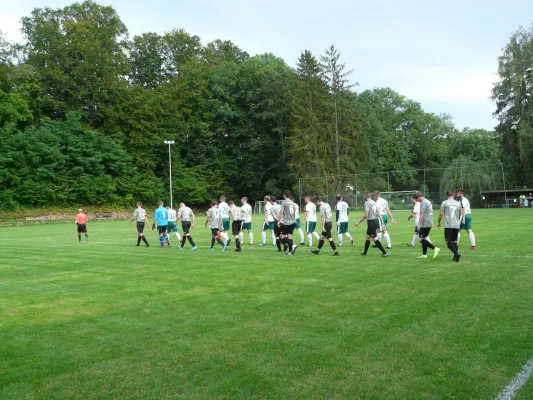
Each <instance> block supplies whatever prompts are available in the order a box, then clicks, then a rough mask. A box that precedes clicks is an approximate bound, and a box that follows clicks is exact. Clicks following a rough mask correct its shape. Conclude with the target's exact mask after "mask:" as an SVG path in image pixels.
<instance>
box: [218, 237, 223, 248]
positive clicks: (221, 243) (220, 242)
mask: <svg viewBox="0 0 533 400" xmlns="http://www.w3.org/2000/svg"><path fill="white" fill-rule="evenodd" d="M217 242H218V244H219V245H221V246H224V242H223V241H222V240H220V238H219V237H217Z"/></svg>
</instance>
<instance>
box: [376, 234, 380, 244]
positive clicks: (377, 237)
mask: <svg viewBox="0 0 533 400" xmlns="http://www.w3.org/2000/svg"><path fill="white" fill-rule="evenodd" d="M376 240H379V241H380V242H381V232H379V233H378V235H377V236H376Z"/></svg>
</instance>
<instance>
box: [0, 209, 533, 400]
mask: <svg viewBox="0 0 533 400" xmlns="http://www.w3.org/2000/svg"><path fill="white" fill-rule="evenodd" d="M359 215H360V213H359V212H357V213H356V214H355V215H352V216H351V220H352V222H351V225H353V222H355V220H356V217H357V218H359ZM395 216H396V219H397V221H398V224H397V225H396V226H395V227H391V229H390V232H391V236H392V240H393V245H394V248H393V250H391V251H390V253H391V257H389V258H387V259H383V258H382V257H380V253H379V251H377V250H375V249H370V252H369V255H368V257H366V258H362V257H360V255H359V254H360V252H361V250H362V246H363V238H364V236H363V235H364V231H365V229H364V228H362V227H359V228H351V232H352V234H353V235H354V237H355V238H356V245H355V247H350V246H347V244H346V243H345V245H344V247H342V248H341V256H340V257H338V258H334V257H332V256H331V254H332V253H331V250H330V249H329V247H327V248H326V247H324V251H323V253H322V254H321V255H319V256H314V255H313V254H311V253H310V251H309V248H307V247H306V248H300V249H299V250H298V251H297V253H296V254H295V256H294V257H287V256H285V255H281V254H278V253H276V252H275V250H274V248H272V247H271V246H268V247H267V248H261V247H259V246H257V245H256V246H254V247H249V246H247V245H246V246H244V252H243V253H242V254H236V253H234V252H233V244H232V246H231V247H232V248H231V250H232V251H228V252H225V253H222V252H221V251H220V247H217V248H216V251H215V252H208V251H207V249H208V242H209V235H210V232H209V230H208V229H205V228H203V218H201V224H199V225H201V227H197V228H195V229H194V230H193V231H192V232H193V235H194V238H195V240H196V241H197V245H198V246H199V249H198V250H197V251H196V252H193V251H191V250H190V245H188V244H187V247H186V249H184V250H178V249H177V246H176V245H175V241H174V243H173V246H172V247H171V248H170V249H168V248H165V249H160V248H159V247H158V241H157V240H156V235H155V233H154V232H152V231H149V232H148V233H147V237H148V239H149V240H150V242H151V244H152V246H151V247H150V248H145V247H139V248H137V247H134V244H135V242H136V231H135V227H134V224H132V225H128V224H127V222H125V221H120V222H116V221H115V222H95V223H91V224H90V225H89V234H90V239H91V242H90V243H82V244H79V243H78V242H77V237H76V233H75V226H74V225H73V224H69V225H39V226H28V227H18V228H0V252H1V259H0V316H1V318H0V399H4V400H5V399H34V398H38V399H65V398H74V399H116V398H128V399H175V398H178V399H180V398H184V399H205V398H210V399H219V398H220V399H221V398H228V399H231V398H242V399H254V398H255V399H264V398H271V399H278V398H286V399H296V398H298V399H310V398H316V399H319V398H320V399H325V398H328V399H330V398H332V399H354V398H361V399H493V398H495V397H496V396H497V394H498V393H499V392H500V391H501V390H502V389H503V388H504V387H505V386H506V385H507V384H508V383H509V381H510V380H511V379H512V378H513V377H514V376H515V375H516V374H517V372H519V371H520V370H521V369H522V366H523V365H524V364H525V363H526V362H527V360H528V359H529V358H531V357H533V268H532V265H533V254H532V252H531V221H532V220H533V212H532V210H524V209H518V210H516V209H514V210H513V209H505V210H474V214H473V217H474V231H475V233H476V235H477V242H478V243H477V245H478V249H477V250H470V249H469V248H468V247H469V242H468V237H467V235H465V234H463V238H462V242H461V245H462V253H463V258H462V260H461V262H460V263H453V262H451V257H452V256H451V253H450V252H449V250H447V249H446V248H445V245H444V241H443V230H442V229H441V230H438V229H437V228H434V230H433V232H432V239H433V242H434V243H435V244H438V245H440V247H441V248H442V253H441V256H440V257H439V258H437V259H435V260H433V259H428V260H418V259H416V257H417V255H419V252H420V245H418V246H417V247H416V248H414V249H412V248H408V247H406V246H405V243H407V242H408V241H410V239H411V237H412V228H413V227H412V223H411V222H407V221H406V218H407V213H405V212H403V213H402V212H397V213H396V214H395ZM199 221H200V219H199ZM254 225H255V226H254V228H255V229H254V231H255V238H256V243H258V242H259V241H260V233H259V219H258V218H256V219H255V220H254ZM245 237H246V235H245ZM516 398H517V399H521V400H525V399H531V398H533V382H531V381H530V382H528V384H527V385H526V386H524V388H522V390H521V391H520V392H519V393H518V396H517V397H516Z"/></svg>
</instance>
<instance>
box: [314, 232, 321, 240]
mask: <svg viewBox="0 0 533 400" xmlns="http://www.w3.org/2000/svg"><path fill="white" fill-rule="evenodd" d="M313 236H314V237H315V239H316V240H320V236H318V233H316V232H313Z"/></svg>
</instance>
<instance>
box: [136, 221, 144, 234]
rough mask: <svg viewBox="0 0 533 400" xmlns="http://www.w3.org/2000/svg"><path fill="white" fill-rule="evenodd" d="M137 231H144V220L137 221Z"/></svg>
mask: <svg viewBox="0 0 533 400" xmlns="http://www.w3.org/2000/svg"><path fill="white" fill-rule="evenodd" d="M137 232H139V233H143V232H144V221H143V222H139V221H137Z"/></svg>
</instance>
